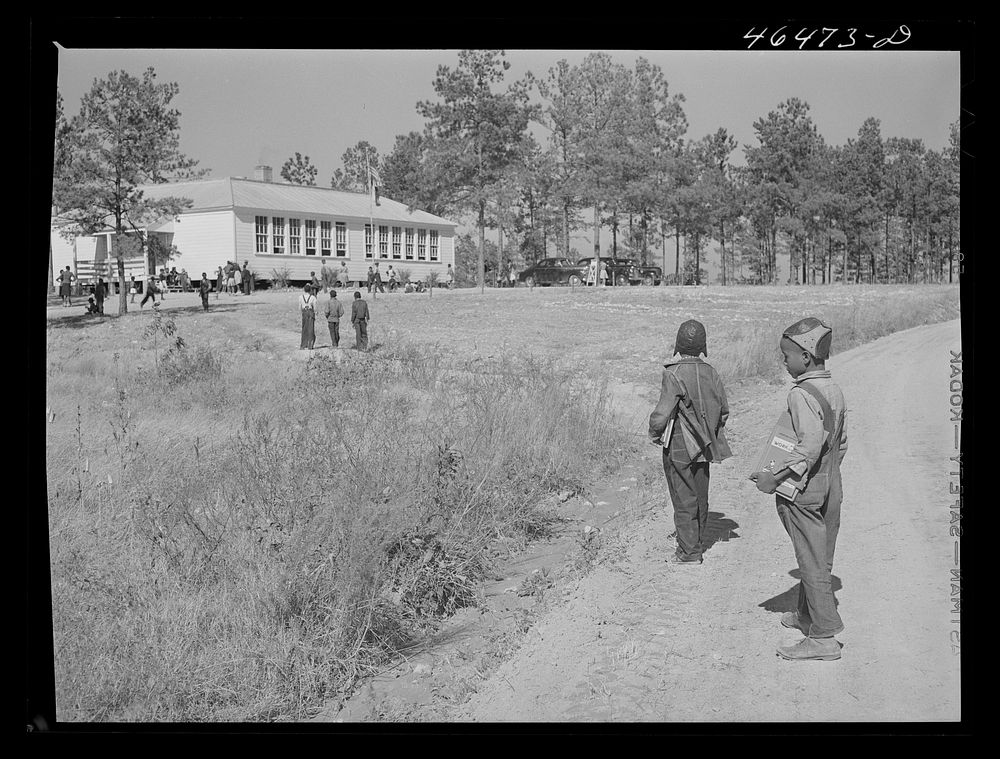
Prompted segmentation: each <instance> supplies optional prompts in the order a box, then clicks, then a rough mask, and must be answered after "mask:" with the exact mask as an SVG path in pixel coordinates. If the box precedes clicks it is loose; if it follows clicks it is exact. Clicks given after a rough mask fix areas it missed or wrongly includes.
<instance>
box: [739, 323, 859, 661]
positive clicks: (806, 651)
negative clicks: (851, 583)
mask: <svg viewBox="0 0 1000 759" xmlns="http://www.w3.org/2000/svg"><path fill="white" fill-rule="evenodd" d="M832 338H833V330H832V329H830V327H828V326H826V325H825V324H823V322H822V321H820V320H819V319H816V318H814V317H807V318H805V319H802V320H800V321H797V322H796V323H795V324H793V325H792V326H790V327H789V328H788V329H786V330H785V331H784V332H783V333H782V335H781V341H780V343H779V346H780V348H781V353H782V356H783V361H784V365H785V369H786V370H787V371H788V373H789V374H790V375H791V377H792V382H793V384H794V387H793V388H792V389H791V390H790V391H789V392H788V402H787V403H788V412H789V414H790V416H791V420H792V428H793V429H794V431H795V436H796V438H797V442H796V444H795V446H794V448H793V449H792V451H791V453H790V455H789V458H788V460H787V461H786V462H785V466H784V467H783V468H782V469H781V470H780V471H778V472H775V473H772V472H769V471H766V470H765V471H761V472H757V473H756V474H754V475H753V477H752V479H753V480H754V481H755V482H756V484H757V489H758V490H760V491H761V492H762V493H768V494H771V493H774V492H775V491H776V489H777V487H778V484H779V483H781V481H782V480H784V479H785V478H787V477H789V476H791V475H792V474H795V475H797V476H799V477H803V476H804V477H806V478H807V479H806V480H805V488H804V489H803V490H802V491H801V492H799V493H798V494H797V495H796V496H795V499H794V500H788V499H787V498H785V497H783V496H781V495H776V496H775V500H776V507H777V510H778V518H779V519H780V520H781V524H782V526H783V527H784V528H785V531H786V532H787V533H788V536H789V537H790V538H791V541H792V547H793V549H794V550H795V559H796V561H797V562H798V565H799V573H800V580H799V593H798V601H797V604H796V609H795V611H790V612H787V613H785V614H784V615H782V617H781V624H782V625H784V626H785V627H789V628H792V629H797V630H799V631H800V632H802V634H803V635H804V636H805V637H803V638H802V640H800V641H799V642H798V643H795V644H794V645H791V646H779V647H778V649H777V653H778V655H779V656H781V657H782V658H783V659H791V660H821V661H832V660H835V659H839V658H840V655H841V652H840V644H839V643H838V642H837V639H836V637H835V636H836V635H837V634H838V633H840V632H841V631H842V630H843V629H844V623H843V620H841V618H840V612H839V611H838V610H837V602H836V600H835V599H834V595H833V582H832V571H833V555H834V550H835V548H836V544H837V534H838V532H839V531H840V507H841V500H842V497H843V490H842V483H841V474H840V466H841V463H842V462H843V460H844V455H845V454H846V453H847V424H846V421H847V419H846V416H847V402H846V401H845V400H844V394H843V392H842V391H841V389H840V387H839V386H838V385H837V384H836V383H835V382H834V381H833V377H832V376H831V374H830V371H829V370H828V369H827V368H826V360H827V359H828V358H829V357H830V343H831V341H832Z"/></svg>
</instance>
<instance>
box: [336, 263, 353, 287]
mask: <svg viewBox="0 0 1000 759" xmlns="http://www.w3.org/2000/svg"><path fill="white" fill-rule="evenodd" d="M336 281H337V287H350V284H351V275H350V274H349V273H348V271H347V262H346V261H341V262H340V269H338V270H337V280H336Z"/></svg>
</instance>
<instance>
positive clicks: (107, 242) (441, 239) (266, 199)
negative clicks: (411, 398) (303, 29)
mask: <svg viewBox="0 0 1000 759" xmlns="http://www.w3.org/2000/svg"><path fill="white" fill-rule="evenodd" d="M271 178H272V176H271V168H270V167H268V166H258V167H257V168H256V171H255V177H254V179H247V178H244V177H226V178H223V179H200V180H192V181H186V182H171V183H167V184H156V185H146V186H143V187H142V190H143V192H144V193H145V194H146V195H147V196H148V197H150V198H158V197H167V196H174V197H182V198H190V199H191V201H192V205H191V207H190V208H186V209H184V210H183V211H182V212H181V213H180V215H179V216H177V217H176V218H171V219H163V220H161V221H159V222H157V223H155V224H151V225H149V227H148V228H147V229H146V230H144V232H145V234H146V235H148V236H157V237H159V238H160V241H161V242H162V243H164V244H165V245H166V246H168V247H169V246H170V245H173V246H175V247H176V248H177V251H178V253H179V255H178V256H176V257H175V258H174V259H173V260H171V261H170V262H168V264H167V268H170V267H171V266H175V267H176V268H177V270H178V271H180V270H181V269H182V268H183V269H186V270H187V272H188V274H189V275H190V277H191V278H192V280H193V281H195V282H197V280H198V279H199V278H200V277H201V274H202V272H206V273H207V274H208V276H209V278H210V279H213V280H214V278H215V274H216V271H217V269H218V267H220V266H225V265H226V263H227V262H229V261H236V262H237V263H239V265H240V266H241V267H242V265H243V262H244V261H247V262H249V266H250V269H251V271H253V272H254V276H255V278H256V280H257V281H258V282H261V281H265V280H267V281H270V280H273V279H274V274H273V272H274V271H278V272H281V271H283V270H287V272H288V274H289V278H290V279H291V280H293V281H298V282H304V281H306V280H308V279H309V275H310V273H311V272H316V275H317V277H318V276H319V275H320V268H321V267H322V265H323V264H324V263H326V265H327V266H328V267H329V268H331V269H334V270H339V269H340V262H341V261H344V262H346V264H347V269H348V272H349V274H350V279H351V280H352V281H361V282H364V281H365V280H366V279H367V276H368V267H369V266H371V265H372V264H373V263H374V262H375V261H378V262H379V269H380V270H381V271H382V278H383V280H385V278H386V276H385V271H386V269H387V268H388V266H389V265H392V267H393V268H394V269H397V270H403V269H405V270H409V272H410V276H411V278H412V279H413V280H424V279H426V278H427V276H428V275H429V274H430V273H431V272H436V273H437V274H438V275H439V277H441V278H443V276H444V273H445V271H446V270H447V268H448V264H451V265H452V267H453V268H454V265H455V230H456V228H457V226H458V225H457V224H456V223H454V222H451V221H448V220H447V219H443V218H441V217H440V216H435V215H433V214H430V213H426V212H425V211H420V210H414V211H412V212H411V211H409V210H408V209H407V206H406V205H405V204H404V203H399V202H397V201H395V200H390V199H389V198H385V197H382V198H379V199H378V204H377V205H376V204H375V203H374V202H373V199H372V196H371V195H369V194H367V193H352V192H340V191H338V190H332V189H327V188H323V187H309V186H304V185H294V184H281V183H276V182H273V181H271ZM373 228H374V229H373ZM114 237H115V235H114V233H113V232H107V233H98V234H95V235H91V236H88V237H78V238H76V240H74V241H72V242H68V241H66V240H65V239H64V238H62V237H61V236H60V235H59V234H58V230H56V229H55V228H53V230H52V237H51V241H52V268H53V273H54V275H55V276H58V273H59V272H60V271H61V270H63V269H64V268H65V267H66V266H69V267H70V269H71V270H72V271H74V272H75V273H76V275H77V277H78V278H79V280H80V281H81V282H93V281H96V277H97V276H104V278H105V280H106V281H117V278H118V270H117V263H116V259H115V256H116V251H115V250H114V245H115V240H114ZM145 258H146V257H145V256H142V255H140V256H138V257H136V258H133V259H126V271H125V276H126V278H127V277H129V276H131V275H135V277H136V279H137V280H139V281H142V280H145V278H146V277H147V275H148V274H149V273H152V272H153V267H152V262H151V261H148V260H145Z"/></svg>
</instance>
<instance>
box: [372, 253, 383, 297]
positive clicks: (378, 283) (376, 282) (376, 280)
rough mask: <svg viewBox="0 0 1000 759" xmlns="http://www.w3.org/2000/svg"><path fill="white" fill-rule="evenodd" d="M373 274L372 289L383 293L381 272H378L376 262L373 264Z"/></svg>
mask: <svg viewBox="0 0 1000 759" xmlns="http://www.w3.org/2000/svg"><path fill="white" fill-rule="evenodd" d="M373 274H374V277H373V279H372V287H373V288H375V291H376V292H380V293H384V292H385V286H384V285H383V284H382V272H381V271H379V268H378V261H376V262H375V271H374V273H373Z"/></svg>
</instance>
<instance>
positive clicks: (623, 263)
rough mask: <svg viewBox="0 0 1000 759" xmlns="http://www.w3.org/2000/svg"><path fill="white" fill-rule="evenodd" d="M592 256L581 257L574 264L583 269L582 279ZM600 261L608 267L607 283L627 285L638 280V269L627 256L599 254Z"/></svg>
mask: <svg viewBox="0 0 1000 759" xmlns="http://www.w3.org/2000/svg"><path fill="white" fill-rule="evenodd" d="M592 260H593V258H592V257H587V258H581V259H580V260H579V261H577V262H576V265H577V266H579V267H580V268H582V269H583V271H584V279H586V272H587V269H589V268H590V262H591V261H592ZM601 262H602V263H603V264H604V265H605V266H607V267H608V284H609V285H629V284H633V283H636V284H638V282H639V281H640V279H641V277H640V276H639V270H638V268H636V267H635V266H634V264H633V262H632V261H630V260H628V259H627V258H613V257H611V256H601Z"/></svg>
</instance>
